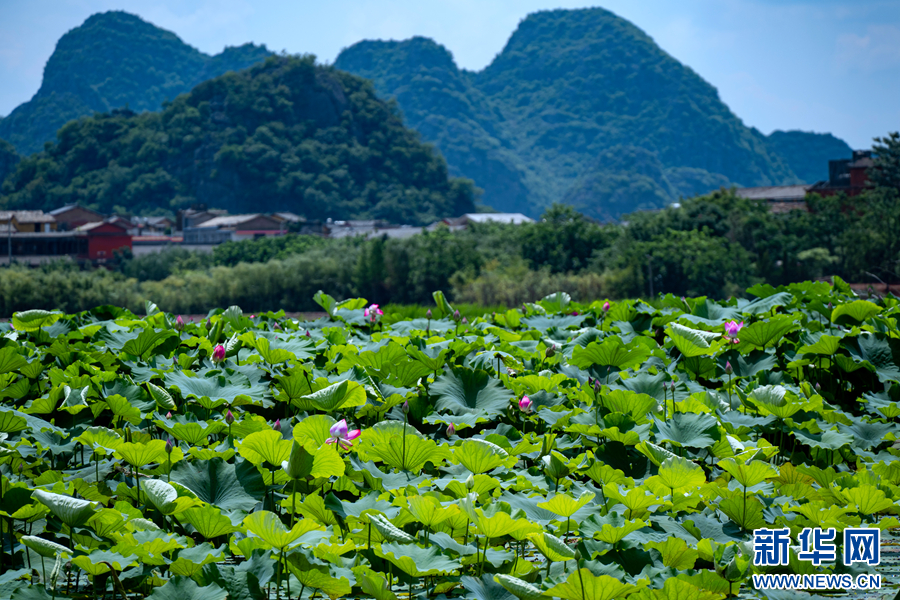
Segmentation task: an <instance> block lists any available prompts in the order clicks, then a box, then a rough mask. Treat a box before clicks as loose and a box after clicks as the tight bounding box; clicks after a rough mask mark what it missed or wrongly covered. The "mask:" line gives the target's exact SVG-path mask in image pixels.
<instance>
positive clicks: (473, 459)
mask: <svg viewBox="0 0 900 600" xmlns="http://www.w3.org/2000/svg"><path fill="white" fill-rule="evenodd" d="M453 460H454V461H455V462H458V463H459V464H461V465H462V466H464V467H465V468H467V469H468V470H470V471H471V472H472V473H475V474H476V475H477V474H479V473H486V472H488V471H490V470H492V469H495V468H497V467H499V466H501V465H504V466H506V467H511V466H512V465H513V464H515V462H516V458H515V457H510V455H509V454H507V452H506V450H504V449H503V448H501V447H500V446H497V445H496V444H492V443H490V442H488V441H485V440H480V439H470V440H466V441H465V442H463V443H462V444H461V445H459V446H457V447H455V448H454V449H453Z"/></svg>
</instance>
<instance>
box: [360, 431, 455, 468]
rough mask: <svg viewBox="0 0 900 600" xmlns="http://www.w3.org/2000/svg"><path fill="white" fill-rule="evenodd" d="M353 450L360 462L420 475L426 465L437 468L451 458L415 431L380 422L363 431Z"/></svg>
mask: <svg viewBox="0 0 900 600" xmlns="http://www.w3.org/2000/svg"><path fill="white" fill-rule="evenodd" d="M404 438H405V440H404ZM356 446H357V453H358V454H359V456H360V458H362V459H363V460H376V461H381V462H384V463H385V464H387V465H389V466H391V467H393V468H395V469H399V470H405V471H410V472H413V473H415V472H418V471H420V470H421V469H422V467H424V466H425V463H428V462H430V463H432V464H434V465H439V464H440V463H441V462H442V461H444V460H449V459H450V458H451V454H450V450H449V449H448V447H447V446H446V445H445V444H440V445H439V444H437V443H436V442H435V441H434V440H430V439H426V438H425V437H423V436H422V434H421V433H419V432H418V431H416V429H415V428H413V427H411V426H406V428H404V426H403V423H400V422H399V421H382V422H380V423H376V424H375V425H374V426H373V427H369V428H368V429H365V430H363V432H362V435H361V436H360V438H359V441H358V442H357V444H356Z"/></svg>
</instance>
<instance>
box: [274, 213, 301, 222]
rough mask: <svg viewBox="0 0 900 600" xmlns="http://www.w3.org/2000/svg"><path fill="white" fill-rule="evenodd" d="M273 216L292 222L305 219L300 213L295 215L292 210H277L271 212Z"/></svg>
mask: <svg viewBox="0 0 900 600" xmlns="http://www.w3.org/2000/svg"><path fill="white" fill-rule="evenodd" d="M272 216H273V217H277V218H279V219H284V220H285V221H290V222H292V223H298V222H300V221H305V220H306V219H305V218H304V217H301V216H300V215H296V214H294V213H292V212H277V213H273V214H272Z"/></svg>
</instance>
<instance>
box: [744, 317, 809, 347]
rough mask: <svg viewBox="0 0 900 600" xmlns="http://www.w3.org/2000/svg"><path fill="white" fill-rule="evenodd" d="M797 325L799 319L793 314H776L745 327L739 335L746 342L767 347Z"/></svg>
mask: <svg viewBox="0 0 900 600" xmlns="http://www.w3.org/2000/svg"><path fill="white" fill-rule="evenodd" d="M795 327H797V321H796V320H795V319H794V317H793V316H792V315H776V316H774V317H772V318H771V319H767V320H765V321H757V322H756V323H752V324H750V325H749V326H747V327H744V328H743V329H741V331H740V334H739V335H740V340H741V342H743V343H744V344H749V345H751V346H756V347H757V348H766V347H767V346H769V345H771V344H772V343H773V342H775V341H777V340H780V339H781V338H782V337H784V334H786V333H787V332H789V331H791V330H792V329H794V328H795Z"/></svg>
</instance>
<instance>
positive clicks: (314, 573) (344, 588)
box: [287, 552, 352, 598]
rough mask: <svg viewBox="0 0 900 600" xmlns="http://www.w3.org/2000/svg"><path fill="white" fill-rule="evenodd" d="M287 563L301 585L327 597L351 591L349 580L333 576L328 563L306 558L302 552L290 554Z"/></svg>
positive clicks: (337, 596) (345, 594)
mask: <svg viewBox="0 0 900 600" xmlns="http://www.w3.org/2000/svg"><path fill="white" fill-rule="evenodd" d="M287 563H288V569H290V572H291V573H293V574H294V576H295V577H296V578H297V579H298V580H299V581H300V583H301V584H302V585H303V586H305V587H309V588H312V589H314V590H319V591H320V592H322V593H323V594H325V595H326V596H328V597H329V598H340V597H341V596H347V595H349V594H350V592H351V589H352V588H351V587H350V580H349V579H347V578H346V577H335V576H333V575H332V574H331V568H330V567H329V565H328V563H325V562H322V561H319V560H316V559H315V558H308V557H307V556H305V555H304V554H303V553H302V552H295V553H293V554H291V555H290V556H289V557H288V561H287Z"/></svg>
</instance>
